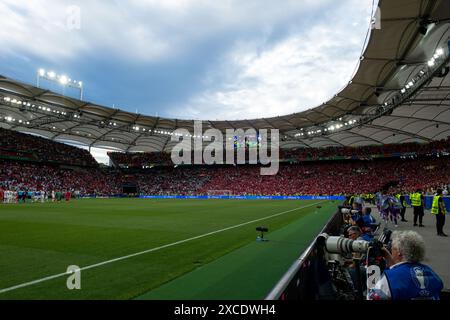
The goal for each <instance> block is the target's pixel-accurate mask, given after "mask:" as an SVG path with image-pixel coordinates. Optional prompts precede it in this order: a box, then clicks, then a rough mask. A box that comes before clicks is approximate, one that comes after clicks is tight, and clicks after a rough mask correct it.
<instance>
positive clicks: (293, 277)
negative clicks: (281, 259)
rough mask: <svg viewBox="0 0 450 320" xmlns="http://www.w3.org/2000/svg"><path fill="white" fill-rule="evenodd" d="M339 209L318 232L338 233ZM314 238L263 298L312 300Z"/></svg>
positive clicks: (340, 220)
mask: <svg viewBox="0 0 450 320" xmlns="http://www.w3.org/2000/svg"><path fill="white" fill-rule="evenodd" d="M343 222H344V221H343V218H342V214H341V213H340V212H339V210H336V213H335V214H334V215H333V216H332V217H331V218H330V219H329V220H328V222H327V223H326V225H325V226H324V227H323V229H322V231H321V232H320V233H319V234H322V233H327V234H338V233H339V229H340V227H341V226H342V224H343ZM316 241H317V238H315V239H314V240H313V241H312V243H311V244H310V245H309V247H308V248H307V249H306V250H305V251H304V252H303V254H302V255H301V256H300V257H299V259H298V260H296V261H295V262H294V264H293V265H292V266H291V267H290V268H289V270H288V271H287V272H286V273H285V274H284V276H283V277H282V278H281V280H280V281H278V283H277V284H276V285H275V287H274V288H273V289H272V290H271V291H270V293H269V294H268V295H267V296H266V298H265V300H313V299H314V296H313V294H312V292H313V291H314V290H311V289H312V288H311V279H310V277H308V275H310V266H311V265H312V264H314V260H315V257H316V254H317V251H316Z"/></svg>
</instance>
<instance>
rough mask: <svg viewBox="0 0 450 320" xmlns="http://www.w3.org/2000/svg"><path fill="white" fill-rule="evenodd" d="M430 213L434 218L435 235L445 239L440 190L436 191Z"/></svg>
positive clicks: (443, 207) (442, 202) (442, 203)
mask: <svg viewBox="0 0 450 320" xmlns="http://www.w3.org/2000/svg"><path fill="white" fill-rule="evenodd" d="M431 213H432V214H434V215H435V216H436V230H437V235H438V236H441V237H447V235H446V234H445V233H444V225H445V214H446V210H445V203H444V198H443V197H442V189H438V190H437V193H436V195H435V196H434V198H433V205H432V207H431Z"/></svg>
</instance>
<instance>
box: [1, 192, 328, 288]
mask: <svg viewBox="0 0 450 320" xmlns="http://www.w3.org/2000/svg"><path fill="white" fill-rule="evenodd" d="M322 202H324V201H320V202H316V203H312V204H309V205H307V206H302V207H297V208H294V209H290V210H286V211H283V212H279V213H275V214H272V215H270V216H267V217H264V218H259V219H255V220H252V221H248V222H244V223H240V224H237V225H234V226H231V227H226V228H223V229H220V230H216V231H211V232H208V233H205V234H202V235H199V236H195V237H192V238H188V239H184V240H180V241H176V242H172V243H169V244H165V245H162V246H160V247H156V248H152V249H148V250H144V251H140V252H136V253H132V254H129V255H126V256H123V257H118V258H115V259H111V260H107V261H103V262H99V263H96V264H92V265H90V266H86V267H82V268H80V269H78V271H84V270H89V269H93V268H97V267H100V266H104V265H106V264H110V263H113V262H117V261H121V260H125V259H129V258H133V257H136V256H140V255H143V254H146V253H150V252H155V251H158V250H161V249H165V248H169V247H173V246H176V245H179V244H182V243H186V242H189V241H193V240H197V239H201V238H204V237H208V236H211V235H213V234H217V233H221V232H224V231H228V230H231V229H236V228H239V227H242V226H245V225H248V224H252V223H255V222H259V221H263V220H267V219H271V218H274V217H277V216H281V215H283V214H286V213H289V212H292V211H296V210H301V209H306V208H309V207H312V206H315V205H317V204H320V203H322ZM71 274H72V272H63V273H58V274H54V275H51V276H48V277H45V278H41V279H37V280H33V281H30V282H25V283H22V284H18V285H15V286H12V287H9V288H5V289H0V294H2V293H5V292H9V291H13V290H17V289H21V288H24V287H29V286H32V285H35V284H38V283H42V282H45V281H49V280H53V279H57V278H60V277H64V276H68V275H71Z"/></svg>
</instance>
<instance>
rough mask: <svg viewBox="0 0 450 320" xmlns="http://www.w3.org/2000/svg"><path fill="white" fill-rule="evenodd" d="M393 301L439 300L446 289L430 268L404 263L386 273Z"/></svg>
mask: <svg viewBox="0 0 450 320" xmlns="http://www.w3.org/2000/svg"><path fill="white" fill-rule="evenodd" d="M384 275H385V276H386V278H387V281H388V284H389V289H390V291H391V298H392V299H393V300H415V299H430V300H439V294H440V292H441V290H442V288H443V287H444V285H443V283H442V280H441V279H440V278H439V276H438V275H437V274H436V273H435V272H434V271H433V270H431V268H430V267H428V266H426V265H423V264H420V263H409V262H407V263H402V264H399V265H395V266H393V267H392V268H391V269H389V270H385V271H384Z"/></svg>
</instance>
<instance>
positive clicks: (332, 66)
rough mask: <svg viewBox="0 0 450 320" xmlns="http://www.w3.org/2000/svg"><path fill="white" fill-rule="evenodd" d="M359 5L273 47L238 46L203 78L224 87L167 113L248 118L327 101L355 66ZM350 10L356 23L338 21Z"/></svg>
mask: <svg viewBox="0 0 450 320" xmlns="http://www.w3.org/2000/svg"><path fill="white" fill-rule="evenodd" d="M361 3H362V2H361V1H359V5H357V3H356V2H355V1H350V2H348V3H347V6H346V7H345V8H341V12H337V13H336V14H337V15H336V16H335V17H334V18H331V19H324V20H323V21H320V22H318V23H317V24H316V25H313V26H311V28H310V29H308V30H305V31H303V32H298V33H295V34H292V35H290V36H289V37H287V38H285V39H282V40H281V41H279V42H278V43H276V44H275V45H270V44H268V45H266V44H265V39H260V40H259V41H254V42H239V43H237V44H236V46H235V47H234V48H233V50H232V51H231V53H229V54H228V55H226V56H225V57H224V61H223V64H222V65H221V66H220V68H219V69H218V70H213V71H211V72H210V73H209V74H208V75H207V76H206V78H205V82H207V83H208V84H213V83H217V82H219V81H220V80H221V81H223V84H222V85H221V86H218V87H215V88H212V89H208V90H205V91H204V92H201V93H197V94H195V95H194V96H193V97H192V98H191V99H190V101H189V102H188V103H187V104H183V105H180V106H177V107H175V108H174V109H172V110H171V111H170V115H171V116H177V115H180V114H183V116H184V117H186V118H189V117H193V118H196V119H252V118H258V117H271V116H277V115H285V114H288V113H294V112H299V111H302V110H305V109H308V108H312V107H315V106H317V105H319V104H321V103H323V102H326V101H327V100H328V99H330V98H331V97H332V96H333V95H334V94H336V93H338V92H339V91H340V90H341V89H342V88H343V87H344V86H345V85H346V84H347V83H348V81H349V80H350V79H351V77H352V75H353V71H354V69H355V67H356V65H357V62H358V58H359V55H360V53H361V49H362V46H363V40H364V36H365V33H366V31H367V28H368V26H369V24H368V21H369V16H368V15H367V13H368V12H367V7H366V6H364V5H362V4H361ZM365 4H366V5H367V1H365ZM355 6H356V7H355ZM369 8H370V6H369ZM350 9H351V10H350ZM355 9H359V10H356V12H358V11H359V13H360V15H359V18H358V19H355V21H353V20H351V19H342V17H345V15H344V14H345V11H346V10H349V11H348V12H347V13H349V12H353V13H354V12H355ZM342 11H343V12H342ZM356 17H358V15H357V16H356ZM355 22H356V23H357V24H358V25H360V27H359V28H356V26H355ZM261 48H263V49H261ZM219 79H220V80H219Z"/></svg>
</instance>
